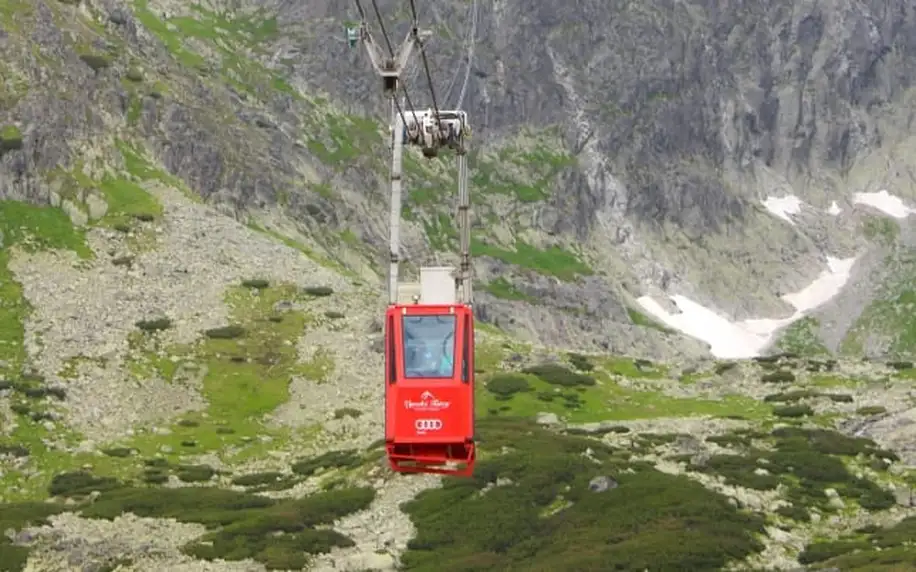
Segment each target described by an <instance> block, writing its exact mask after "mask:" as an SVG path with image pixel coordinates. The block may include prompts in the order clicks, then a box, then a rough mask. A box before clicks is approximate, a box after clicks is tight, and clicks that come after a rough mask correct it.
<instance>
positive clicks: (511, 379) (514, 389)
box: [487, 373, 531, 399]
mask: <svg viewBox="0 0 916 572" xmlns="http://www.w3.org/2000/svg"><path fill="white" fill-rule="evenodd" d="M487 391H489V392H490V393H492V394H494V395H496V396H497V397H498V398H503V399H508V398H511V397H512V396H513V395H515V394H516V393H522V392H527V391H531V384H530V383H528V380H527V379H525V378H524V377H522V376H521V375H518V374H512V373H500V374H496V375H494V376H493V377H491V378H490V380H489V381H487Z"/></svg>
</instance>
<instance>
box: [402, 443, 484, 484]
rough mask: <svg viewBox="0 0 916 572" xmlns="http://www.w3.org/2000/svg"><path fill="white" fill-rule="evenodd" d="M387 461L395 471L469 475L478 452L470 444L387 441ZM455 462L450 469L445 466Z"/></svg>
mask: <svg viewBox="0 0 916 572" xmlns="http://www.w3.org/2000/svg"><path fill="white" fill-rule="evenodd" d="M386 449H387V452H388V464H389V465H391V469H392V470H393V471H395V472H398V473H429V474H434V475H452V476H459V477H470V476H472V475H473V474H474V462H475V460H476V455H477V451H476V450H475V447H474V444H473V443H422V444H421V443H397V444H396V443H388V445H387V447H386ZM450 464H454V465H457V467H455V468H452V467H449V466H448V465H450Z"/></svg>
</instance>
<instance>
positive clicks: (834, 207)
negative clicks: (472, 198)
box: [827, 201, 843, 216]
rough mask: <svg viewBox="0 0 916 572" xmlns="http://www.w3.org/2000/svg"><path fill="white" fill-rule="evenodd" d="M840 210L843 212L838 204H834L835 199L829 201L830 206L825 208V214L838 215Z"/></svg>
mask: <svg viewBox="0 0 916 572" xmlns="http://www.w3.org/2000/svg"><path fill="white" fill-rule="evenodd" d="M841 212H843V209H841V208H840V205H838V204H836V201H833V202H832V203H830V208H829V209H827V214H829V215H833V216H838V215H839V214H840V213H841Z"/></svg>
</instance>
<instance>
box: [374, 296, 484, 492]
mask: <svg viewBox="0 0 916 572" xmlns="http://www.w3.org/2000/svg"><path fill="white" fill-rule="evenodd" d="M385 345H386V348H385V350H386V351H385V378H386V382H387V383H386V384H385V442H386V448H387V452H388V461H389V463H390V464H391V468H392V469H394V470H395V471H397V472H401V473H437V474H450V475H462V476H471V475H472V474H473V472H474V460H475V454H476V452H475V449H474V317H473V313H472V311H471V308H470V307H469V306H466V305H461V304H459V305H423V304H405V305H396V306H391V307H389V308H388V312H387V314H386V322H385Z"/></svg>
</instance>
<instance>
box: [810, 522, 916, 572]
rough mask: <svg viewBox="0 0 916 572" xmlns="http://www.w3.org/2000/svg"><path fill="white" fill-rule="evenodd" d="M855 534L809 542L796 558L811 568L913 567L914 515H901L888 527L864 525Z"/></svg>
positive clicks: (849, 570)
mask: <svg viewBox="0 0 916 572" xmlns="http://www.w3.org/2000/svg"><path fill="white" fill-rule="evenodd" d="M856 533H857V534H856V535H855V536H852V537H849V538H841V539H837V540H834V541H827V542H814V543H811V544H809V545H808V546H807V547H805V550H803V551H802V553H801V554H800V555H799V557H798V560H799V562H801V563H802V564H806V565H809V566H811V569H813V570H821V569H828V568H832V569H834V570H837V569H839V570H843V571H844V572H856V571H862V572H865V571H871V570H916V549H914V547H913V545H912V543H913V539H914V538H916V517H912V516H911V517H908V518H905V519H903V520H902V521H900V522H898V523H897V524H895V525H893V526H891V527H888V528H879V527H868V528H863V529H859V530H857V531H856Z"/></svg>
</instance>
